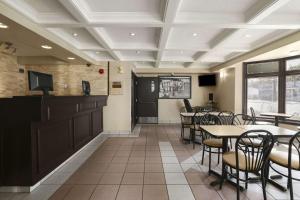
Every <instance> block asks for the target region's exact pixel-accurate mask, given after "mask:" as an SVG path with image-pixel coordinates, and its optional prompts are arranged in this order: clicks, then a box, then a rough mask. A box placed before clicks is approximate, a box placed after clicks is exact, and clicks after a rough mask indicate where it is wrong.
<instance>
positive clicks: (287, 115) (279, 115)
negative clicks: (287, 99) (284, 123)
mask: <svg viewBox="0 0 300 200" xmlns="http://www.w3.org/2000/svg"><path fill="white" fill-rule="evenodd" d="M260 115H262V116H270V117H285V118H290V117H292V115H290V114H286V113H273V112H266V113H260Z"/></svg>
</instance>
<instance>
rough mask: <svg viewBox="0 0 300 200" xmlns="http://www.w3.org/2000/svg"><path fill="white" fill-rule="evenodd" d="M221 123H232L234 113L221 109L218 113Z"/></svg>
mask: <svg viewBox="0 0 300 200" xmlns="http://www.w3.org/2000/svg"><path fill="white" fill-rule="evenodd" d="M218 117H219V119H220V120H221V123H222V125H232V123H233V117H234V113H233V112H231V111H222V112H220V113H219V114H218Z"/></svg>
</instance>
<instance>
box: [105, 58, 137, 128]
mask: <svg viewBox="0 0 300 200" xmlns="http://www.w3.org/2000/svg"><path fill="white" fill-rule="evenodd" d="M119 66H121V67H122V68H123V71H124V73H119V69H118V67H119ZM132 68H133V65H132V64H131V63H126V62H111V64H110V76H109V78H110V82H111V81H122V85H123V94H120V95H110V96H109V97H108V100H107V106H106V107H104V110H103V112H104V113H103V114H104V130H105V131H106V132H111V133H130V131H131V70H132Z"/></svg>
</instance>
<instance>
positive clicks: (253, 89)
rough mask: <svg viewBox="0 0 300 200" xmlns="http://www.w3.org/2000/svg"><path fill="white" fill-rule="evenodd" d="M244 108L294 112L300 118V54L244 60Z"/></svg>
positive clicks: (295, 117) (248, 111)
mask: <svg viewBox="0 0 300 200" xmlns="http://www.w3.org/2000/svg"><path fill="white" fill-rule="evenodd" d="M244 91H245V92H244V95H243V112H244V113H247V114H248V115H249V114H250V107H252V108H253V109H254V111H255V114H257V115H258V116H259V114H260V113H262V112H280V113H287V114H292V115H293V117H292V118H290V119H286V121H288V122H292V121H293V120H300V57H299V56H298V57H293V58H281V59H276V60H270V61H259V62H251V63H244Z"/></svg>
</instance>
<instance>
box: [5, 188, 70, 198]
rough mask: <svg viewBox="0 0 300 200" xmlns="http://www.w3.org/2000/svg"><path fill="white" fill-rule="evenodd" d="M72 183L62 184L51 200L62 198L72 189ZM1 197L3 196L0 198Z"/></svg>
mask: <svg viewBox="0 0 300 200" xmlns="http://www.w3.org/2000/svg"><path fill="white" fill-rule="evenodd" d="M72 187H73V186H72V185H63V186H61V187H60V188H59V189H58V190H57V191H56V192H55V193H54V194H53V195H52V196H51V197H50V198H49V200H62V199H64V198H65V196H66V195H67V194H68V192H69V191H70V190H71V189H72ZM0 199H1V198H0Z"/></svg>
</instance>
